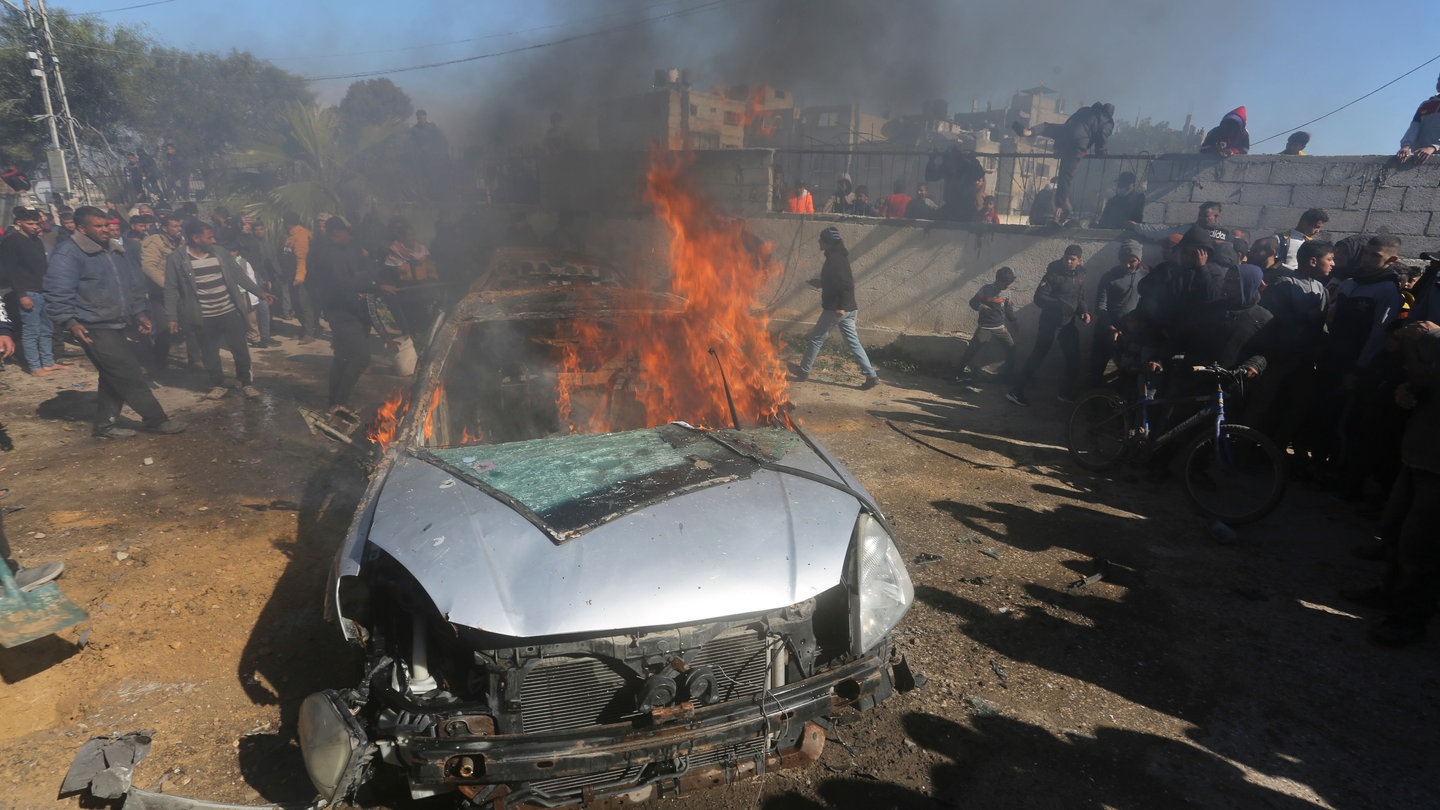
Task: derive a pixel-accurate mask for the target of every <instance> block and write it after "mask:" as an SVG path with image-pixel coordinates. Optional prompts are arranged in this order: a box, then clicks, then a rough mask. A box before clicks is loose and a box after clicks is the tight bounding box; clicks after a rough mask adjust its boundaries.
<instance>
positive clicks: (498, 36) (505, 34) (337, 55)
mask: <svg viewBox="0 0 1440 810" xmlns="http://www.w3.org/2000/svg"><path fill="white" fill-rule="evenodd" d="M677 2H679V0H666V1H665V2H663V3H655V4H654V5H651V6H647V7H645V8H642V9H640V10H639V11H640V13H642V14H648V13H649V12H651V11H654V10H656V9H658V8H663V7H665V6H673V5H676V3H677ZM629 14H630V12H628V11H612V12H610V13H609V14H595V15H593V16H590V17H581V18H579V19H575V20H567V21H565V22H563V23H551V24H549V25H537V26H535V27H533V28H520V29H517V30H514V31H496V32H494V33H491V34H482V35H480V36H476V37H469V38H467V39H452V40H448V41H446V42H426V43H417V44H414V45H407V46H404V47H400V48H382V49H380V50H374V51H348V52H345V53H320V54H306V55H304V56H281V57H275V58H272V59H271V60H270V61H272V62H296V61H302V60H315V59H343V58H344V57H347V56H370V55H373V54H377V53H395V52H397V51H413V50H415V49H416V48H436V47H441V46H445V45H463V44H465V43H467V42H483V41H485V40H487V39H501V38H504V37H514V36H520V35H521V34H535V33H539V32H541V31H553V30H555V29H556V28H567V27H571V26H574V25H578V24H581V23H588V22H595V21H596V20H608V19H611V18H614V17H624V16H629Z"/></svg>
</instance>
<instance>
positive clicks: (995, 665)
mask: <svg viewBox="0 0 1440 810" xmlns="http://www.w3.org/2000/svg"><path fill="white" fill-rule="evenodd" d="M990 668H991V669H993V670H995V675H996V677H998V678H999V679H1000V682H1001V683H1005V682H1006V681H1008V680H1010V676H1009V675H1006V674H1005V668H1004V667H1002V666H1000V662H999V661H991V662H990Z"/></svg>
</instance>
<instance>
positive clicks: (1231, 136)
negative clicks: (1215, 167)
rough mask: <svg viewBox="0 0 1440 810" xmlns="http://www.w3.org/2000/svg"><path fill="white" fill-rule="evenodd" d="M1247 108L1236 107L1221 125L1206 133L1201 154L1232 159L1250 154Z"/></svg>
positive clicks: (1226, 115) (1222, 119) (1201, 144)
mask: <svg viewBox="0 0 1440 810" xmlns="http://www.w3.org/2000/svg"><path fill="white" fill-rule="evenodd" d="M1245 127H1246V119H1245V108H1244V107H1236V108H1235V109H1233V110H1231V111H1230V112H1228V113H1225V117H1224V118H1221V119H1220V125H1219V126H1217V127H1215V128H1214V129H1212V130H1210V131H1209V132H1207V133H1205V140H1204V141H1202V142H1201V143H1200V154H1202V155H1217V156H1219V157H1230V156H1231V155H1248V154H1249V153H1250V130H1248V129H1246V128H1245Z"/></svg>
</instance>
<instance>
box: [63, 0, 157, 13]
mask: <svg viewBox="0 0 1440 810" xmlns="http://www.w3.org/2000/svg"><path fill="white" fill-rule="evenodd" d="M173 2H175V0H151V2H149V3H140V4H138V5H134V6H121V7H120V8H107V9H103V10H101V11H86V12H81V13H72V12H67V13H69V14H70V16H72V17H94V16H97V15H100V14H114V13H115V12H117V11H134V10H135V9H137V8H149V7H151V6H163V5H165V4H166V3H173Z"/></svg>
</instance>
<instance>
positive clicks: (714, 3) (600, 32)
mask: <svg viewBox="0 0 1440 810" xmlns="http://www.w3.org/2000/svg"><path fill="white" fill-rule="evenodd" d="M738 2H743V0H710V1H709V2H705V3H701V4H699V5H697V6H692V7H690V8H683V9H679V10H676V11H671V12H667V13H665V14H660V15H657V16H654V17H647V18H645V19H643V20H638V21H636V22H633V23H626V24H624V25H617V26H613V27H610V28H601V29H597V30H595V31H586V32H583V33H579V34H573V35H571V36H568V37H561V38H560V39H555V40H550V41H548V42H536V43H533V44H530V45H521V46H518V47H515V48H508V49H506V50H502V51H492V52H490V53H482V54H476V55H474V56H466V57H461V58H459V59H447V60H444V61H441V62H428V63H425V64H421V65H407V66H404V67H397V68H386V69H381V70H364V71H357V72H354V73H337V74H333V75H327V76H306V77H305V81H307V82H327V81H337V80H342V79H365V78H370V77H372V76H388V75H390V74H392V73H409V72H411V71H416V70H430V69H432V68H438V67H448V66H450V65H459V64H464V63H466V62H478V61H480V60H482V59H491V58H494V57H497V56H509V55H511V54H516V53H523V52H525V51H535V50H540V49H543V48H550V47H554V46H556V45H565V44H568V43H571V42H576V41H578V40H582V39H589V38H591V37H598V36H604V35H606V34H613V33H616V32H618V31H624V30H626V29H629V28H635V27H638V26H642V25H650V24H652V23H657V22H663V21H665V20H670V19H676V18H679V17H686V16H690V15H692V14H699V13H703V12H706V11H713V10H715V9H717V8H721V7H723V6H727V5H732V4H734V3H738Z"/></svg>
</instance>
